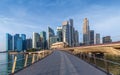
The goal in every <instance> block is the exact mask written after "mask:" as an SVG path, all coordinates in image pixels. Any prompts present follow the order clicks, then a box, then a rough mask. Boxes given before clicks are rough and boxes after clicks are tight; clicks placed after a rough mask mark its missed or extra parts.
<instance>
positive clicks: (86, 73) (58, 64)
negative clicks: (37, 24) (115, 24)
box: [12, 50, 111, 75]
mask: <svg viewBox="0 0 120 75" xmlns="http://www.w3.org/2000/svg"><path fill="white" fill-rule="evenodd" d="M47 54H49V53H47ZM37 55H38V54H37ZM38 56H39V55H38ZM33 60H34V61H35V59H34V58H33ZM37 60H38V61H36V62H34V61H33V64H32V65H30V66H26V67H24V68H23V69H22V70H19V71H16V72H14V69H15V64H16V63H14V64H13V72H12V75H111V74H110V73H109V72H108V71H107V70H103V69H101V68H99V67H97V66H95V65H92V64H90V63H89V62H90V60H91V59H90V58H88V57H87V56H85V55H78V57H76V56H74V55H73V54H71V53H69V52H66V51H60V50H55V51H53V52H52V53H51V54H49V55H48V56H46V57H45V58H43V59H37ZM93 61H94V63H96V60H95V59H93ZM25 62H26V61H25ZM105 64H107V63H105Z"/></svg>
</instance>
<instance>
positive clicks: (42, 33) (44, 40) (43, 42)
mask: <svg viewBox="0 0 120 75" xmlns="http://www.w3.org/2000/svg"><path fill="white" fill-rule="evenodd" d="M40 38H41V43H42V44H41V45H42V46H41V48H42V49H47V39H46V32H45V31H42V32H40Z"/></svg>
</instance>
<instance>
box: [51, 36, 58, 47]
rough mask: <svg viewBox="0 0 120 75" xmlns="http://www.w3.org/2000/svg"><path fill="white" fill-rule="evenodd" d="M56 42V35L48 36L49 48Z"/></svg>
mask: <svg viewBox="0 0 120 75" xmlns="http://www.w3.org/2000/svg"><path fill="white" fill-rule="evenodd" d="M56 42H58V37H57V36H52V37H50V48H51V45H52V44H53V43H56Z"/></svg>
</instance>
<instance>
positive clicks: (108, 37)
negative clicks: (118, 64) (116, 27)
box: [103, 36, 112, 44]
mask: <svg viewBox="0 0 120 75" xmlns="http://www.w3.org/2000/svg"><path fill="white" fill-rule="evenodd" d="M111 42H112V39H111V37H110V36H105V37H103V44H104V43H111Z"/></svg>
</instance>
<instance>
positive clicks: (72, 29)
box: [69, 19, 75, 47]
mask: <svg viewBox="0 0 120 75" xmlns="http://www.w3.org/2000/svg"><path fill="white" fill-rule="evenodd" d="M69 24H70V28H69V33H70V42H71V46H72V47H73V46H74V42H75V40H74V39H75V37H74V27H73V19H70V20H69Z"/></svg>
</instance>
